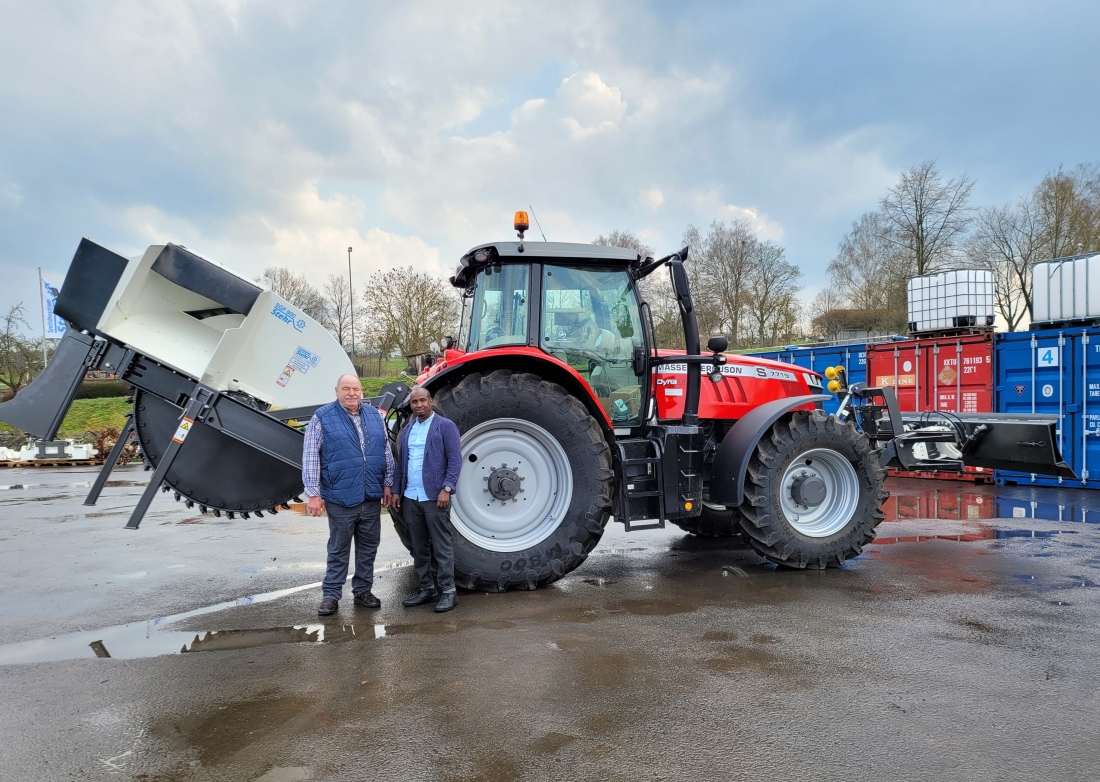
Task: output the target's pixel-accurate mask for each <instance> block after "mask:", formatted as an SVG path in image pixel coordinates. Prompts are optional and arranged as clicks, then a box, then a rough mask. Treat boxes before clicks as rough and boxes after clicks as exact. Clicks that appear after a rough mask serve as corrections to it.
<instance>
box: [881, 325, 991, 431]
mask: <svg viewBox="0 0 1100 782" xmlns="http://www.w3.org/2000/svg"><path fill="white" fill-rule="evenodd" d="M867 384H868V385H874V386H893V387H894V388H895V389H896V390H897V394H898V404H899V405H900V406H901V410H902V412H904V413H921V412H925V411H928V410H943V411H945V412H949V413H991V412H993V334H992V332H987V333H984V334H966V335H963V336H958V337H920V338H916V339H907V340H900V341H897V342H880V343H876V344H872V345H868V346H867Z"/></svg>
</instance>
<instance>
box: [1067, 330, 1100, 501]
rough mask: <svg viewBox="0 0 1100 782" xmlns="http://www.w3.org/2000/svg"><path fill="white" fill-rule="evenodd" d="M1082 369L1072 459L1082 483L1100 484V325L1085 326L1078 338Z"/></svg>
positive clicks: (1078, 376) (1077, 373) (1078, 381)
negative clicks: (1075, 456)
mask: <svg viewBox="0 0 1100 782" xmlns="http://www.w3.org/2000/svg"><path fill="white" fill-rule="evenodd" d="M1075 342H1076V343H1077V352H1078V358H1077V360H1078V363H1079V365H1080V366H1079V371H1078V372H1076V373H1075V379H1076V382H1077V393H1076V394H1075V395H1074V401H1075V402H1077V406H1078V409H1077V411H1076V412H1075V415H1076V416H1080V421H1081V424H1080V425H1079V426H1076V427H1074V439H1075V440H1077V443H1076V445H1077V454H1079V455H1078V457H1077V459H1075V460H1074V461H1072V462H1070V463H1071V464H1072V465H1073V470H1074V472H1076V473H1077V476H1078V477H1079V478H1080V479H1081V484H1082V485H1088V484H1092V485H1094V486H1095V485H1100V329H1098V328H1096V327H1093V328H1091V329H1082V331H1081V334H1080V335H1079V336H1078V337H1077V338H1076V340H1075Z"/></svg>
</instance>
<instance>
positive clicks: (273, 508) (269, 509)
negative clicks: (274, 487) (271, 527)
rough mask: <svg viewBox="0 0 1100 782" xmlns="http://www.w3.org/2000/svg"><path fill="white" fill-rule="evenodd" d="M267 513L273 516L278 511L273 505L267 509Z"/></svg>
mask: <svg viewBox="0 0 1100 782" xmlns="http://www.w3.org/2000/svg"><path fill="white" fill-rule="evenodd" d="M267 512H268V513H270V514H271V515H272V516H274V515H275V514H276V513H278V512H279V511H278V510H277V509H276V508H275V506H274V505H272V506H271V507H270V508H268V509H267Z"/></svg>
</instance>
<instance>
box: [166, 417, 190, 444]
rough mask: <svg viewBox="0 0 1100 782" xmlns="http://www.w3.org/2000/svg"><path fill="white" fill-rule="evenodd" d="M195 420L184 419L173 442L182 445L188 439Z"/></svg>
mask: <svg viewBox="0 0 1100 782" xmlns="http://www.w3.org/2000/svg"><path fill="white" fill-rule="evenodd" d="M194 423H195V422H194V420H192V419H190V418H184V419H183V420H182V421H180V425H179V426H178V427H176V433H175V434H174V435H172V442H174V443H182V442H183V441H184V440H186V439H187V433H188V432H190V431H191V427H192V426H193V425H194Z"/></svg>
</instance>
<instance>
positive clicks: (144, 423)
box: [133, 391, 302, 518]
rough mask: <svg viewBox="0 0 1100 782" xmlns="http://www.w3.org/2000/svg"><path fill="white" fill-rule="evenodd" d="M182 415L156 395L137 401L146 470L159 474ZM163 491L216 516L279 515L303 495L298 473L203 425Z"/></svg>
mask: <svg viewBox="0 0 1100 782" xmlns="http://www.w3.org/2000/svg"><path fill="white" fill-rule="evenodd" d="M182 413H183V409H182V408H180V407H177V406H176V405H173V404H172V403H171V402H167V401H165V400H164V399H161V398H160V397H158V396H155V395H153V394H148V393H143V392H141V391H138V392H137V393H136V394H135V395H134V409H133V416H134V427H135V431H136V432H137V439H138V444H139V446H140V448H141V455H142V458H143V459H144V460H145V462H146V467H147V468H150V467H151V468H154V469H155V468H156V467H157V465H158V464H159V463H160V457H161V456H162V455H163V454H164V452H165V450H166V449H167V448H168V444H169V443H170V442H171V441H172V435H173V434H175V431H176V427H177V426H178V425H179V421H180V417H181V415H182ZM161 490H162V491H165V492H167V491H172V492H174V493H175V498H176V500H177V501H183V502H185V503H187V504H188V507H192V506H196V505H197V506H198V508H199V510H200V511H202V512H203V513H205V512H206V511H207V509H209V510H211V511H213V512H214V514H215V515H216V516H220V515H222V514H223V513H224V514H226V515H228V516H229V518H234V517H235V516H237V515H241V516H244V517H245V518H248V517H249V514H253V513H255V514H257V515H261V516H262V515H263V513H264V512H268V513H275V512H277V510H276V509H277V508H278V507H280V506H281V507H284V508H285V507H287V504H288V503H289V502H290V501H291V500H295V499H297V496H298V495H299V494H300V493H301V491H302V473H301V471H300V470H299V469H297V468H296V467H292V466H291V465H289V464H286V463H285V462H282V461H280V460H278V459H276V458H275V457H273V456H268V455H267V454H265V453H263V452H262V451H258V450H256V449H255V448H252V447H251V446H248V445H245V444H244V443H242V442H240V441H238V440H235V439H233V438H232V437H230V436H228V435H226V434H223V433H222V432H219V431H217V430H215V429H212V428H210V427H208V426H203V425H202V424H199V425H196V426H195V427H193V428H192V429H191V432H190V434H188V436H187V443H186V445H185V446H184V447H183V448H181V449H180V452H179V454H178V455H177V456H176V459H175V461H174V462H172V466H171V467H169V468H168V474H167V475H166V476H165V479H164V483H163V484H162V486H161Z"/></svg>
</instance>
